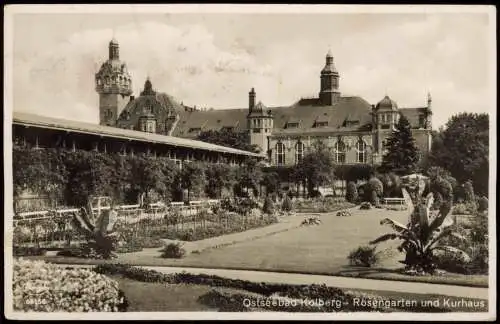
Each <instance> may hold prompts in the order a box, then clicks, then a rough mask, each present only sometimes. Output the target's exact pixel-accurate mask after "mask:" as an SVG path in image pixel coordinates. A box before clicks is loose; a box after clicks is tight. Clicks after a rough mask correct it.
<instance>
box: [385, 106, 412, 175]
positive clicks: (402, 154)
mask: <svg viewBox="0 0 500 324" xmlns="http://www.w3.org/2000/svg"><path fill="white" fill-rule="evenodd" d="M385 148H386V149H387V153H386V154H385V155H384V157H383V159H382V165H381V170H382V171H383V172H391V171H392V172H394V173H396V174H398V175H406V174H411V173H415V172H416V171H417V165H418V162H419V152H418V148H417V145H416V144H415V139H414V138H413V135H412V133H411V125H410V123H409V122H408V119H406V117H405V116H403V115H401V117H400V118H399V121H398V123H397V124H396V129H395V130H394V131H393V132H392V134H391V136H389V138H388V139H387V143H386V146H385Z"/></svg>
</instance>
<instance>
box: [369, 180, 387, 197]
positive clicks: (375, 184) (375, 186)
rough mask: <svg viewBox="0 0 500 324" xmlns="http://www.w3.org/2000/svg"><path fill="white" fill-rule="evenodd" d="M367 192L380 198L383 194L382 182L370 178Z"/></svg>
mask: <svg viewBox="0 0 500 324" xmlns="http://www.w3.org/2000/svg"><path fill="white" fill-rule="evenodd" d="M368 191H370V192H372V191H375V192H376V194H377V196H379V197H380V196H382V195H383V194H384V185H383V184H382V181H380V179H378V178H376V177H371V178H370V180H368Z"/></svg>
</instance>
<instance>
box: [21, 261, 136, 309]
mask: <svg viewBox="0 0 500 324" xmlns="http://www.w3.org/2000/svg"><path fill="white" fill-rule="evenodd" d="M12 288H13V291H12V292H13V303H14V310H15V311H24V312H32V311H34V312H118V311H126V308H127V306H128V303H127V300H126V298H125V296H124V295H123V292H121V291H120V290H119V289H118V283H117V282H116V281H114V280H112V279H110V278H108V277H106V276H104V275H101V274H97V273H95V272H94V271H92V270H88V269H66V268H63V267H61V266H58V265H54V264H49V263H45V262H44V261H28V260H22V259H20V260H15V261H14V274H13V286H12Z"/></svg>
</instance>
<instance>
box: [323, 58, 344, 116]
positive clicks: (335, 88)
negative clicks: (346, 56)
mask: <svg viewBox="0 0 500 324" xmlns="http://www.w3.org/2000/svg"><path fill="white" fill-rule="evenodd" d="M339 98H340V92H339V72H338V71H337V69H336V68H335V65H334V64H333V55H332V53H331V51H328V53H327V54H326V63H325V67H324V68H323V70H321V86H320V92H319V100H320V101H321V104H323V105H325V106H331V105H333V104H335V103H336V102H337V101H338V99H339Z"/></svg>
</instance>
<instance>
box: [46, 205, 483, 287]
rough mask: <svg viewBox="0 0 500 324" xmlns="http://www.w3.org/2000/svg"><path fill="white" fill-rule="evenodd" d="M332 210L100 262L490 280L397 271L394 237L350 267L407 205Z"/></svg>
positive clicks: (471, 281) (466, 281)
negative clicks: (369, 263) (244, 236)
mask: <svg viewBox="0 0 500 324" xmlns="http://www.w3.org/2000/svg"><path fill="white" fill-rule="evenodd" d="M335 214H336V213H329V214H321V216H320V218H321V220H322V224H320V225H317V226H315V225H314V226H302V227H298V228H293V229H290V230H288V231H284V232H280V233H277V234H274V235H269V236H265V237H262V238H259V239H253V240H247V241H244V242H239V243H236V244H233V245H229V246H224V247H220V248H217V249H209V250H205V251H203V252H201V253H199V254H197V253H191V254H188V255H187V256H186V257H185V258H183V259H162V258H160V253H159V252H157V250H156V249H153V250H150V251H149V252H150V253H149V252H148V253H141V254H133V253H130V254H127V255H121V256H120V257H119V259H118V260H112V261H104V262H121V263H128V264H132V265H150V266H177V267H182V266H185V267H200V268H226V269H247V270H263V271H277V272H297V273H311V274H323V275H340V276H350V277H363V278H372V279H386V280H401V281H417V282H431V283H441V284H454V285H465V286H478V287H487V286H488V276H486V275H473V276H465V275H458V274H456V275H455V274H450V275H446V276H424V277H417V276H408V275H403V274H400V273H398V272H397V271H396V269H398V268H401V267H402V265H401V264H400V263H399V262H398V261H399V260H402V259H403V255H402V254H401V253H399V252H398V251H397V250H396V249H395V247H396V246H397V244H398V242H397V241H393V242H386V243H383V244H381V245H380V246H379V250H386V251H387V252H388V254H389V255H388V256H387V257H386V258H384V259H383V261H382V262H381V264H379V265H377V266H376V268H361V269H360V268H359V267H358V268H355V267H350V266H349V265H348V260H347V256H348V254H349V252H350V251H351V250H353V249H355V248H356V247H358V246H359V245H362V244H367V243H368V242H369V241H370V240H372V239H374V238H376V237H378V236H379V235H381V234H384V233H388V232H390V231H391V229H390V228H389V227H387V226H381V225H380V220H382V219H383V218H385V217H389V218H392V219H394V220H397V221H399V222H402V223H406V221H407V217H408V216H407V213H406V212H405V211H387V210H384V209H372V210H359V209H355V210H352V216H347V217H338V216H336V215H335ZM318 215H320V214H318ZM296 217H298V216H296ZM304 217H305V216H304ZM44 259H46V260H47V261H51V262H65V263H92V264H95V263H101V262H103V261H97V260H85V259H68V258H64V259H62V258H60V257H44Z"/></svg>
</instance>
